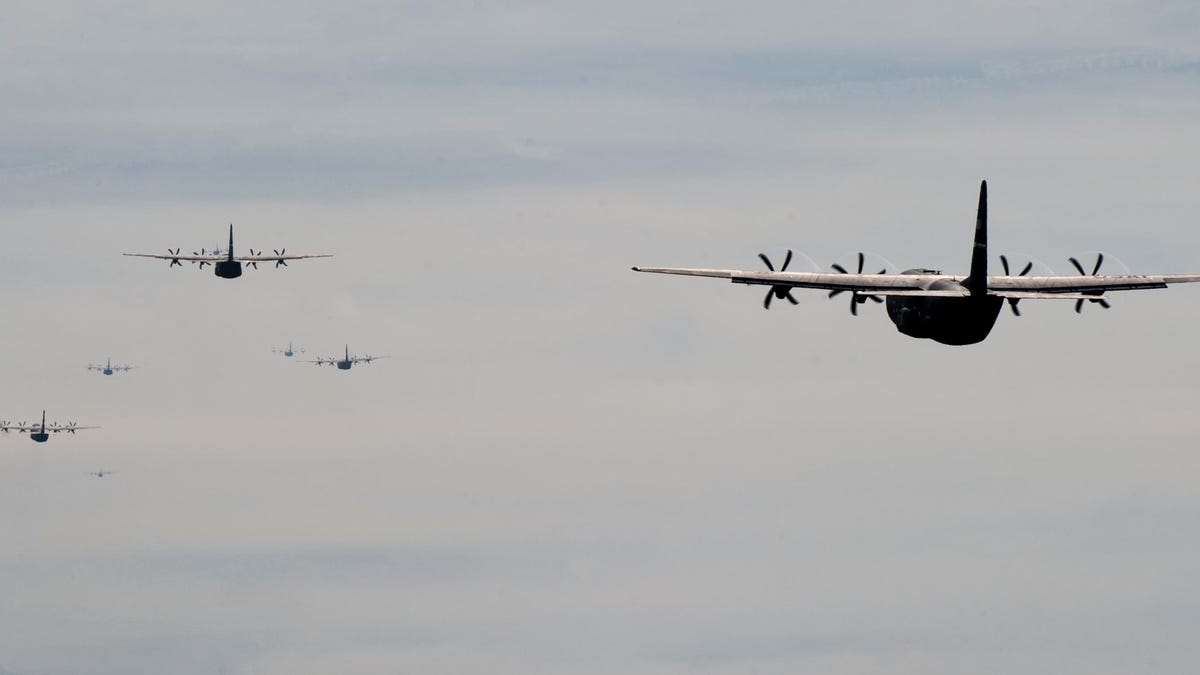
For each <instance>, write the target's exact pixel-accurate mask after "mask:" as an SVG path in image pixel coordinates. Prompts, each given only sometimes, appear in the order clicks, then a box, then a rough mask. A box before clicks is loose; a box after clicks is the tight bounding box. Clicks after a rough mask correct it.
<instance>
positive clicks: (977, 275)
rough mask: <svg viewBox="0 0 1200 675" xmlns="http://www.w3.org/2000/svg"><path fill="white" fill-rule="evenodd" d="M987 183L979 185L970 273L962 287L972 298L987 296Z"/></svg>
mask: <svg viewBox="0 0 1200 675" xmlns="http://www.w3.org/2000/svg"><path fill="white" fill-rule="evenodd" d="M987 257H988V250H987V181H986V180H985V181H983V182H982V183H980V184H979V213H978V215H976V216H975V248H974V249H972V251H971V273H970V275H968V276H967V278H966V280H965V281H964V282H963V285H964V286H966V287H967V290H969V291H971V295H973V296H984V295H987Z"/></svg>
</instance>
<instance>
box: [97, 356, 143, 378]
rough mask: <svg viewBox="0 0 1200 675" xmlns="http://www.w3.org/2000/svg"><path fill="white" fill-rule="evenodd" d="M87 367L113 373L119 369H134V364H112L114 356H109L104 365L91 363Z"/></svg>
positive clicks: (127, 370) (126, 370)
mask: <svg viewBox="0 0 1200 675" xmlns="http://www.w3.org/2000/svg"><path fill="white" fill-rule="evenodd" d="M87 369H88V370H98V371H100V372H102V373H104V374H105V375H112V374H113V373H115V372H117V371H118V370H119V371H123V372H129V371H130V370H132V369H133V366H114V365H113V364H112V358H109V359H108V360H107V361H105V362H104V365H102V366H97V365H90V364H89V365H88V367H87Z"/></svg>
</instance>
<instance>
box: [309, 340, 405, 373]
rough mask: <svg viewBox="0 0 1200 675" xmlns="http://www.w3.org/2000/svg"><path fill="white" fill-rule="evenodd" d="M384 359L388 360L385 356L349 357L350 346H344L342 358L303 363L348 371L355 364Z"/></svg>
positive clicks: (335, 357)
mask: <svg viewBox="0 0 1200 675" xmlns="http://www.w3.org/2000/svg"><path fill="white" fill-rule="evenodd" d="M386 358H388V357H386V356H371V355H370V354H367V355H366V356H351V355H350V345H346V355H345V356H343V357H337V356H331V357H329V358H327V359H323V358H318V359H316V360H313V361H304V362H303V363H315V364H317V365H318V366H325V365H329V366H337V369H338V370H350V368H351V367H352V366H353V365H354V364H356V363H370V362H372V361H374V360H375V359H386Z"/></svg>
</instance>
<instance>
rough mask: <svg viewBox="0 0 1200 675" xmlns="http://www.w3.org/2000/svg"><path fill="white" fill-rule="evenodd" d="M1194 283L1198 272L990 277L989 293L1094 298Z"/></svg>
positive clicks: (1015, 295) (1020, 296)
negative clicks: (1071, 295) (1113, 292)
mask: <svg viewBox="0 0 1200 675" xmlns="http://www.w3.org/2000/svg"><path fill="white" fill-rule="evenodd" d="M1196 282H1200V274H1121V275H1117V274H1106V275H1086V274H1084V275H1063V276H1057V275H1056V276H1037V277H1034V276H1024V277H1023V276H990V277H988V293H990V294H991V295H999V296H1003V297H1006V298H1053V297H1056V296H1059V295H1068V294H1072V293H1074V294H1080V295H1085V296H1090V297H1094V296H1097V295H1100V294H1102V293H1105V292H1107V291H1137V290H1145V289H1150V288H1166V287H1167V286H1169V285H1171V284H1189V283H1196Z"/></svg>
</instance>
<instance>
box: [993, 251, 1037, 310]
mask: <svg viewBox="0 0 1200 675" xmlns="http://www.w3.org/2000/svg"><path fill="white" fill-rule="evenodd" d="M1000 266H1001V267H1003V268H1004V276H1006V277H1007V276H1012V273H1011V272H1009V270H1008V258H1007V257H1005V256H1000ZM1031 269H1033V261H1032V260H1030V261H1029V262H1027V263H1025V267H1023V268H1021V271H1020V272H1018V273H1017V276H1019V277H1023V276H1025V275H1026V274H1029V270H1031ZM1020 301H1021V299H1020V298H1009V299H1008V306H1009V308H1010V309H1012V313H1013V316H1021V310H1019V309H1017V303H1018V302H1020Z"/></svg>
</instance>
